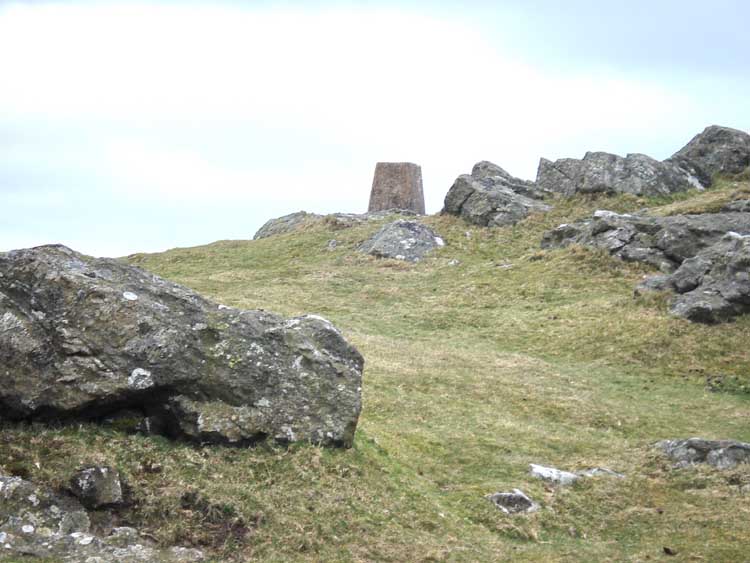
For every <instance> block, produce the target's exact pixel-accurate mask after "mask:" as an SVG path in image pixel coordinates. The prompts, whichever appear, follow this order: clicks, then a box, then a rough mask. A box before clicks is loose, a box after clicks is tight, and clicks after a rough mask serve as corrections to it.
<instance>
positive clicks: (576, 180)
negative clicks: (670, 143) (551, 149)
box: [536, 152, 711, 196]
mask: <svg viewBox="0 0 750 563" xmlns="http://www.w3.org/2000/svg"><path fill="white" fill-rule="evenodd" d="M710 185H711V178H710V176H708V175H707V174H706V173H705V172H704V171H703V169H702V168H701V167H699V166H697V165H696V164H695V163H693V162H692V161H689V160H687V159H684V158H675V159H673V160H665V161H663V162H659V161H658V160H655V159H653V158H651V157H649V156H646V155H644V154H629V155H627V156H625V157H622V156H618V155H615V154H609V153H606V152H587V153H586V155H585V156H584V157H583V159H581V160H579V159H575V158H563V159H560V160H556V161H555V162H552V161H549V160H547V159H546V158H542V159H541V160H540V161H539V168H538V169H537V176H536V186H537V189H539V190H542V191H545V192H553V193H559V194H562V195H564V196H572V195H574V194H577V193H582V194H591V193H605V194H616V193H626V194H633V195H637V196H659V195H669V194H671V193H675V192H682V191H686V190H689V189H692V188H697V189H704V188H707V187H709V186H710Z"/></svg>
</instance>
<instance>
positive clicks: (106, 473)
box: [70, 466, 123, 509]
mask: <svg viewBox="0 0 750 563" xmlns="http://www.w3.org/2000/svg"><path fill="white" fill-rule="evenodd" d="M70 492H71V493H73V495H74V496H75V497H76V498H77V499H78V500H79V501H81V504H82V505H83V506H85V507H86V508H91V509H96V508H103V507H107V506H116V505H119V504H122V502H123V497H122V483H121V482H120V474H119V472H118V471H117V470H116V469H113V468H112V467H107V466H94V467H85V468H83V469H80V470H78V471H76V473H75V474H74V475H73V476H72V477H71V478H70Z"/></svg>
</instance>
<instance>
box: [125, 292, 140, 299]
mask: <svg viewBox="0 0 750 563" xmlns="http://www.w3.org/2000/svg"><path fill="white" fill-rule="evenodd" d="M122 298H123V299H125V300H126V301H137V300H138V296H137V295H136V294H135V293H133V292H132V291H124V292H123V294H122Z"/></svg>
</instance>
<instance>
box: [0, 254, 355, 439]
mask: <svg viewBox="0 0 750 563" xmlns="http://www.w3.org/2000/svg"><path fill="white" fill-rule="evenodd" d="M0 365H2V370H0V416H2V417H3V418H7V419H32V420H56V419H59V420H63V421H65V420H103V419H105V418H108V419H112V418H115V419H116V418H117V413H121V412H124V411H129V412H131V413H136V414H135V416H136V417H137V416H138V414H141V415H142V416H143V417H144V420H143V421H141V422H142V423H143V424H145V422H146V421H149V424H148V426H150V427H151V428H153V429H155V430H156V431H159V432H163V433H165V434H167V435H169V436H176V437H186V438H191V439H194V440H196V441H201V442H203V441H206V442H223V443H232V444H249V443H253V442H256V441H258V440H262V439H265V438H271V439H275V440H278V441H281V442H289V441H298V440H299V441H311V442H314V443H320V444H326V445H341V446H349V445H351V443H352V439H353V436H354V430H355V428H356V425H357V420H358V417H359V412H360V408H361V377H362V367H363V359H362V356H361V355H360V354H359V353H358V352H357V350H356V349H355V348H354V347H352V346H351V345H350V344H349V343H348V342H347V341H346V340H345V339H344V338H343V336H342V335H341V333H340V332H339V331H338V330H337V329H336V328H335V327H334V326H333V325H332V324H331V323H330V322H328V321H327V320H325V319H323V318H320V317H317V316H314V315H307V316H303V317H298V318H294V319H283V318H281V317H279V316H277V315H274V314H271V313H268V312H264V311H242V310H239V309H234V308H231V307H225V306H223V305H218V304H216V303H213V302H211V301H208V300H206V299H204V298H203V297H201V296H200V295H198V294H197V293H195V292H193V291H191V290H189V289H187V288H185V287H182V286H180V285H177V284H174V283H171V282H168V281H166V280H163V279H161V278H159V277H158V276H155V275H153V274H150V273H148V272H146V271H143V270H141V269H139V268H136V267H133V266H129V265H127V264H125V263H123V262H120V261H117V260H110V259H95V258H91V257H88V256H84V255H82V254H79V253H77V252H74V251H72V250H70V249H68V248H66V247H64V246H43V247H38V248H33V249H26V250H17V251H11V252H7V253H3V254H0ZM131 416H133V415H131ZM138 424H141V423H140V422H139V423H138Z"/></svg>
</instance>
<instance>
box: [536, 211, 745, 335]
mask: <svg viewBox="0 0 750 563" xmlns="http://www.w3.org/2000/svg"><path fill="white" fill-rule="evenodd" d="M569 244H581V245H584V246H591V247H595V248H602V249H605V250H607V251H608V252H609V253H610V254H612V255H614V256H617V257H619V258H622V259H623V260H628V261H640V262H645V263H647V264H650V265H652V266H655V267H657V268H659V269H660V270H661V271H662V272H664V273H665V274H668V275H659V276H652V277H649V278H647V279H645V280H644V281H642V282H641V283H640V284H638V286H637V287H636V291H637V292H643V291H652V290H656V291H661V290H668V289H671V290H674V291H675V292H676V293H677V294H678V295H677V296H676V297H675V298H674V299H673V300H672V304H671V312H672V313H673V314H674V315H677V316H680V317H684V318H686V319H689V320H691V321H696V322H704V323H716V322H723V321H727V320H730V319H732V318H734V317H736V316H737V315H741V314H745V313H748V312H750V213H706V214H702V215H676V216H673V217H647V216H642V215H620V214H617V213H612V212H611V211H597V212H596V213H595V214H594V217H593V219H591V220H587V221H582V222H579V223H575V224H569V225H560V226H559V227H557V228H556V229H554V230H552V231H548V232H547V233H545V235H544V237H543V239H542V248H555V247H564V246H567V245H569Z"/></svg>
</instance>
